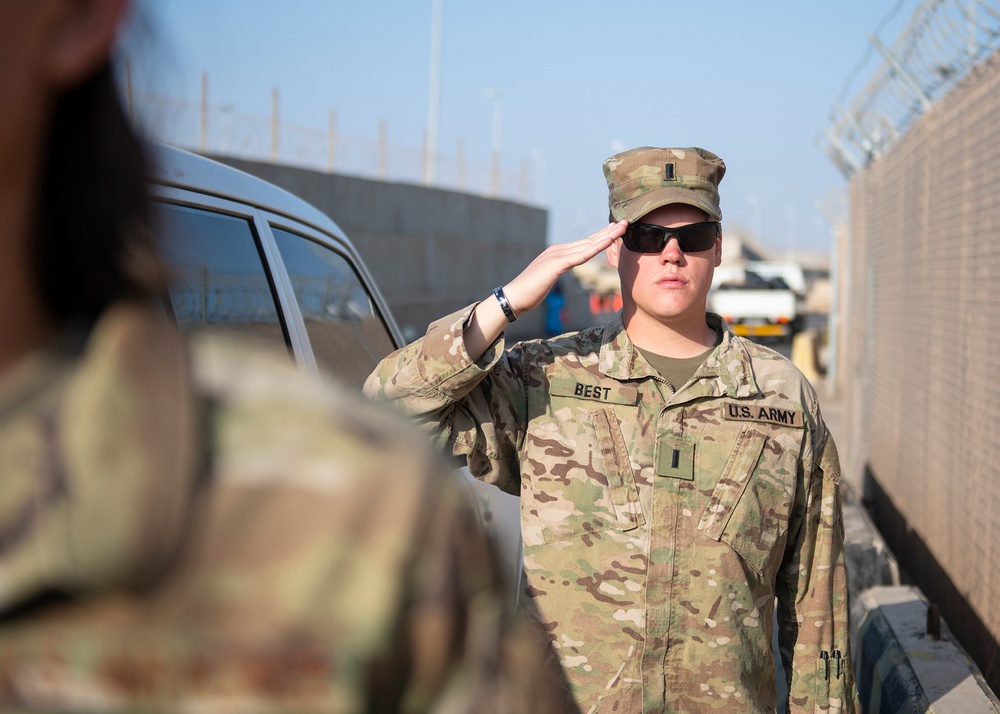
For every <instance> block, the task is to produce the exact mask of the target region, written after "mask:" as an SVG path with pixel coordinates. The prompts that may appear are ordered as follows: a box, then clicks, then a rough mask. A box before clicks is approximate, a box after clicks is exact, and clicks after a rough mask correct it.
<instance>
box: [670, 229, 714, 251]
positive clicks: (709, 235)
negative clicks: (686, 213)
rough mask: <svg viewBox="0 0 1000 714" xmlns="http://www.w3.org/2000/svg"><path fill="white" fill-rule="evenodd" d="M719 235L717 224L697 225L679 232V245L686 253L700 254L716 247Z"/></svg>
mask: <svg viewBox="0 0 1000 714" xmlns="http://www.w3.org/2000/svg"><path fill="white" fill-rule="evenodd" d="M718 235H719V224H717V223H695V224H693V225H690V226H684V227H683V228H681V229H679V230H678V231H677V243H678V244H679V246H680V249H681V250H682V251H684V252H685V253H698V252H700V251H703V250H708V249H709V248H711V247H712V246H713V245H715V239H716V237H718Z"/></svg>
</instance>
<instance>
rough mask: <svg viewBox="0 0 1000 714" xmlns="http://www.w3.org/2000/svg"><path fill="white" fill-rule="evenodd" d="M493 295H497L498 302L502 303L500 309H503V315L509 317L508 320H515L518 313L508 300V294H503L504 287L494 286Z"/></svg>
mask: <svg viewBox="0 0 1000 714" xmlns="http://www.w3.org/2000/svg"><path fill="white" fill-rule="evenodd" d="M493 295H494V297H496V299H497V302H498V303H500V309H501V310H503V316H504V317H506V318H507V322H514V320H516V319H517V315H516V314H515V313H514V309H513V308H512V307H511V306H510V302H508V301H507V296H506V295H504V294H503V287H496V288H493Z"/></svg>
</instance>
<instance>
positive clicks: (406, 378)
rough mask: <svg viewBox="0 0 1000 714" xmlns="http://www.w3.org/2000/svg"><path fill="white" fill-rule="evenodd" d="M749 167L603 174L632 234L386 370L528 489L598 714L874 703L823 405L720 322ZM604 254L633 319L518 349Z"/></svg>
mask: <svg viewBox="0 0 1000 714" xmlns="http://www.w3.org/2000/svg"><path fill="white" fill-rule="evenodd" d="M725 170H726V167H725V164H724V163H723V162H722V160H721V159H720V158H719V157H718V156H716V155H715V154H713V153H711V152H709V151H705V150H704V149H699V148H685V149H678V148H667V149H663V148H650V147H642V148H638V149H633V150H631V151H626V152H624V153H620V154H617V155H615V156H612V157H611V158H609V159H608V160H607V161H606V162H605V163H604V173H605V176H606V179H607V183H608V187H609V192H610V193H609V206H610V209H611V220H612V221H614V222H612V223H610V224H609V225H608V226H606V227H604V228H602V229H601V230H599V231H598V232H596V233H595V234H593V235H592V236H590V237H589V238H586V239H583V240H580V241H576V242H573V243H568V244H562V245H554V246H551V247H549V248H548V249H546V250H545V251H544V252H543V253H542V254H541V255H540V256H539V257H538V258H536V259H535V260H534V261H533V262H532V263H531V264H530V265H529V266H528V267H527V268H526V269H525V270H524V271H523V272H522V273H521V274H520V275H518V276H517V277H516V278H514V279H513V280H512V281H511V282H510V283H508V284H507V285H506V286H504V287H501V288H497V289H495V290H494V291H493V295H494V296H493V297H490V298H488V299H486V300H484V301H482V302H479V303H477V304H474V305H471V306H469V307H467V308H465V309H463V310H461V311H459V312H457V313H455V314H453V315H449V316H447V317H445V318H443V319H441V320H439V321H437V322H435V323H433V324H431V325H430V327H429V329H428V331H427V334H426V335H425V336H424V337H423V338H422V339H420V340H418V341H417V342H415V343H413V344H411V345H409V346H407V347H406V348H404V349H403V350H401V351H399V352H397V353H396V354H394V355H391V356H390V357H388V358H386V359H385V360H384V361H383V362H382V364H381V365H380V366H379V367H378V369H377V370H376V372H375V373H374V374H373V375H372V376H371V377H370V378H369V380H368V382H367V384H366V387H365V388H366V391H367V393H369V394H371V395H373V396H376V397H378V398H380V399H386V400H393V401H397V402H399V403H400V404H401V405H402V407H403V408H405V410H407V411H408V412H409V413H411V414H412V415H414V416H415V417H416V418H417V419H418V420H419V421H421V422H422V423H424V424H425V425H427V426H428V427H430V428H433V429H435V430H436V432H437V433H438V434H439V441H440V443H441V445H442V446H443V447H445V448H447V449H449V450H450V451H451V452H453V453H455V454H460V455H464V456H465V457H466V458H467V460H468V463H469V466H470V469H471V470H472V472H473V473H474V474H475V475H476V476H477V477H478V478H480V479H483V480H485V481H488V482H490V483H494V484H496V485H497V486H499V487H500V488H502V489H504V490H506V491H508V492H510V493H513V494H519V495H520V497H521V528H522V535H523V540H524V573H525V588H524V593H525V595H526V596H527V599H528V604H529V606H530V607H531V608H532V609H533V610H534V611H535V612H536V616H537V617H538V618H539V619H540V620H541V622H542V623H543V624H544V626H545V627H546V628H547V629H548V631H549V632H550V634H551V639H552V643H553V645H554V646H555V647H556V648H557V649H558V651H559V654H560V658H561V661H562V664H563V666H564V668H565V671H566V673H567V675H568V678H569V680H570V684H571V686H572V689H573V692H574V695H575V697H576V700H577V703H578V704H579V705H580V707H581V709H582V710H583V711H588V712H595V711H602V712H603V711H608V712H612V711H614V712H639V711H643V712H654V711H655V712H658V711H671V712H698V711H707V710H710V709H718V710H723V711H755V712H757V711H759V712H766V711H774V710H775V708H776V706H777V702H778V695H777V692H776V684H775V665H774V662H773V658H772V656H771V637H772V634H773V633H772V630H773V625H772V616H773V614H774V608H775V600H777V603H778V609H777V619H778V639H779V642H780V650H781V660H782V663H783V666H784V670H785V674H786V676H787V681H788V682H789V687H790V696H789V700H790V705H791V709H792V710H794V711H810V712H812V711H855V709H856V693H855V687H854V681H853V674H852V668H851V661H850V647H849V643H848V622H847V613H848V607H847V587H846V573H845V566H844V553H843V527H842V522H841V505H840V494H839V490H838V489H839V486H838V481H839V476H840V474H839V464H838V457H837V451H836V448H835V446H834V443H833V439H832V438H831V437H830V433H829V431H828V430H827V428H826V425H825V424H824V423H823V419H822V417H821V415H820V410H819V405H818V403H817V397H816V393H815V391H814V390H813V388H812V387H811V386H810V385H809V383H808V382H807V381H806V379H805V378H804V377H803V376H802V375H801V374H800V373H799V371H798V370H797V369H796V368H795V367H794V366H793V365H792V364H791V363H790V362H788V361H787V360H786V359H785V358H783V357H781V356H780V355H778V354H777V353H775V352H773V351H772V350H769V349H766V348H764V347H761V346H759V345H756V344H754V343H752V342H750V341H747V340H745V339H743V338H740V337H738V336H736V335H734V334H732V333H731V332H729V330H728V329H727V326H726V324H725V322H724V321H723V320H722V319H721V318H720V317H719V316H718V315H714V314H711V313H707V312H706V302H707V295H708V291H709V288H710V286H711V283H712V274H713V271H714V269H715V267H717V266H718V265H719V263H720V261H721V255H722V253H721V251H722V230H721V223H720V221H721V218H722V212H721V209H720V207H719V193H718V186H719V182H720V181H721V180H722V177H723V174H724V173H725ZM601 251H605V252H606V255H607V259H608V262H609V263H610V264H611V265H612V266H613V267H615V268H617V270H618V273H619V276H620V279H621V288H622V298H623V309H622V311H621V312H620V313H619V314H617V315H616V316H615V317H614V318H613V319H612V320H611V321H610V322H608V323H607V324H604V325H600V326H596V327H591V328H588V329H585V330H583V331H582V332H579V333H575V334H570V335H565V336H561V337H558V338H554V339H547V340H530V341H526V342H522V343H519V344H515V345H513V346H508V345H507V344H505V342H504V339H503V330H504V326H505V325H506V324H508V323H509V322H513V321H514V320H516V319H517V318H518V317H519V316H520V315H523V314H524V313H525V312H527V311H528V310H532V309H534V308H536V307H537V306H538V305H540V304H541V303H542V301H543V300H544V298H545V295H546V293H547V292H548V290H549V289H550V288H551V287H552V285H553V284H554V283H555V282H556V280H557V279H558V278H559V276H560V275H561V274H563V273H565V272H566V271H568V270H570V269H571V268H573V267H574V266H576V265H580V264H582V263H584V262H586V261H587V260H589V259H590V258H592V257H594V256H595V255H597V253H599V252H601Z"/></svg>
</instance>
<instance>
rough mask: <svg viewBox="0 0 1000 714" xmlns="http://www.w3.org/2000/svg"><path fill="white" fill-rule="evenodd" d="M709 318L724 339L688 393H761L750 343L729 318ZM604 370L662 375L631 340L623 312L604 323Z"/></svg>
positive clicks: (620, 376)
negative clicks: (739, 335)
mask: <svg viewBox="0 0 1000 714" xmlns="http://www.w3.org/2000/svg"><path fill="white" fill-rule="evenodd" d="M706 321H707V322H708V324H709V326H711V327H712V328H713V329H715V330H719V331H721V332H722V342H721V344H719V346H718V347H717V348H716V349H715V351H713V352H712V354H710V355H709V356H708V359H706V360H705V362H704V364H702V366H701V367H699V368H698V371H697V372H695V375H694V378H695V379H696V380H697V381H696V383H695V384H693V385H691V386H690V387H688V388H687V389H686V390H684V392H685V394H686V395H687V396H690V397H691V398H694V397H700V396H722V395H726V396H730V397H750V396H753V395H754V394H757V393H758V392H759V388H758V386H757V381H756V380H755V379H754V376H753V369H752V368H751V363H750V354H749V352H747V349H746V346H745V345H744V344H743V342H742V341H741V340H738V339H735V336H734V335H733V333H732V332H730V331H729V326H728V325H727V324H726V321H725V320H723V319H722V318H721V317H720V316H719V315H716V314H715V313H711V312H709V313H706ZM600 370H601V373H602V374H604V375H606V376H608V377H611V378H612V379H617V380H622V381H624V380H630V379H644V378H647V377H657V376H659V375H658V373H657V372H656V371H655V370H654V369H653V368H652V366H650V364H649V362H647V361H646V359H645V357H643V356H642V354H641V353H640V352H639V351H638V350H637V349H636V347H635V345H634V344H633V343H632V340H630V339H629V336H628V333H627V332H626V331H625V323H624V321H623V318H622V313H621V311H619V312H618V313H616V314H615V316H614V317H613V318H611V320H609V321H608V322H607V323H606V324H605V325H604V335H603V339H602V341H601V355H600Z"/></svg>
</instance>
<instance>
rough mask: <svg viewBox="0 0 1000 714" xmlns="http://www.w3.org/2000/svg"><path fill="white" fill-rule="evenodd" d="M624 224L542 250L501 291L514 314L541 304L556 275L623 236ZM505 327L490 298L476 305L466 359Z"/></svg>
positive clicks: (467, 332) (483, 349)
mask: <svg viewBox="0 0 1000 714" xmlns="http://www.w3.org/2000/svg"><path fill="white" fill-rule="evenodd" d="M627 225H628V222H627V221H625V220H621V221H618V222H617V223H609V224H608V225H607V226H605V227H604V228H602V229H601V230H599V231H597V232H596V233H594V234H593V235H591V236H589V237H587V238H583V239H581V240H577V241H573V242H572V243H556V244H555V245H550V246H549V247H548V248H546V249H545V250H544V251H542V253H541V254H540V255H539V256H538V257H537V258H535V259H534V260H533V261H531V263H529V264H528V267H526V268H525V269H524V270H522V271H521V273H520V275H518V276H517V277H516V278H514V279H513V280H511V281H510V282H509V283H507V284H506V285H505V286H504V288H503V290H504V294H505V295H506V297H507V302H509V303H510V307H511V308H512V309H513V310H514V313H515V314H517V316H518V317H520V316H521V315H523V314H524V313H526V312H528V311H529V310H534V309H535V308H536V307H538V306H539V305H541V304H542V301H544V300H545V296H546V295H548V294H549V291H550V290H552V286H554V285H555V284H556V281H557V280H558V279H559V276H560V275H562V274H563V273H567V272H569V271H570V270H572V269H573V268H575V267H576V266H578V265H583V264H584V263H586V262H587V261H588V260H590V259H591V258H593V257H594V256H595V255H597V254H598V253H600V252H601V251H602V250H604V249H606V248H607V247H608V246H609V245H611V244H612V243H614V241H615V240H616V239H617V238H620V237H621V236H622V235H623V234H624V233H625V227H626V226H627ZM506 326H507V319H506V318H505V317H504V314H503V311H502V310H501V309H500V304H499V303H498V302H497V301H496V300H495V299H493V296H490V298H489V299H487V300H484V301H483V302H481V303H479V305H478V306H477V307H476V311H475V312H474V313H473V315H472V320H471V321H470V322H469V326H468V327H467V328H465V349H466V350H467V351H468V353H469V356H470V357H472V359H473V360H474V361H475V360H478V359H479V358H480V357H481V356H482V355H483V353H484V352H486V348H487V347H489V346H490V345H491V344H493V342H494V340H496V338H497V337H499V336H500V333H501V332H503V330H504V327H506Z"/></svg>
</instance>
